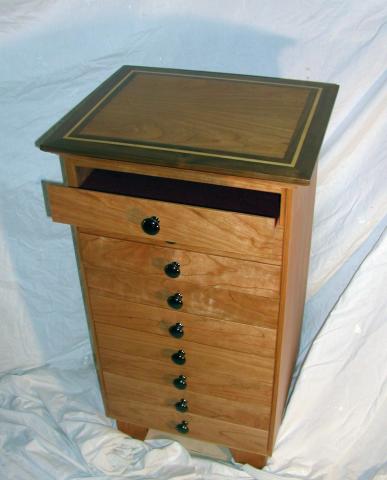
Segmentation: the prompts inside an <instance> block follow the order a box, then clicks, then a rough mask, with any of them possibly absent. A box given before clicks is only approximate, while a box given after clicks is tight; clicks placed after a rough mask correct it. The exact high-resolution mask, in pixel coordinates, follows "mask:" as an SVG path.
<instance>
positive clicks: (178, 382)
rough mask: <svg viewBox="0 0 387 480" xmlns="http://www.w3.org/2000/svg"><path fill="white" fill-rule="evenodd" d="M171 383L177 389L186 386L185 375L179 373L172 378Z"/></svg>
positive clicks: (182, 388)
mask: <svg viewBox="0 0 387 480" xmlns="http://www.w3.org/2000/svg"><path fill="white" fill-rule="evenodd" d="M173 385H174V386H175V387H176V388H178V389H179V390H184V389H185V388H187V377H186V376H185V375H179V376H178V377H176V378H175V379H174V380H173Z"/></svg>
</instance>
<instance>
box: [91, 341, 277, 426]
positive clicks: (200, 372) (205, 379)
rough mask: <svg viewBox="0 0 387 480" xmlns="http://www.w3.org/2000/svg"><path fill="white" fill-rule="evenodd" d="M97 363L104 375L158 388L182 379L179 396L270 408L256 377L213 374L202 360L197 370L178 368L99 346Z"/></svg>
mask: <svg viewBox="0 0 387 480" xmlns="http://www.w3.org/2000/svg"><path fill="white" fill-rule="evenodd" d="M99 359H100V366H101V369H102V373H103V374H104V373H105V372H109V373H114V374H116V375H120V376H124V377H128V378H130V379H133V380H140V381H143V382H150V383H154V384H157V385H161V386H171V385H172V386H173V385H174V383H173V382H174V380H175V379H176V378H177V377H179V375H185V377H186V389H184V390H179V389H177V388H176V392H177V393H178V394H179V395H180V393H181V392H184V393H185V392H195V393H200V394H204V395H209V396H211V397H220V398H223V399H227V400H232V401H237V402H242V403H250V404H253V405H257V404H258V405H264V406H267V407H270V405H271V398H272V385H270V384H268V383H263V382H261V381H260V378H259V377H257V376H256V375H253V376H249V375H245V374H243V375H242V374H241V372H242V373H243V370H239V371H235V370H234V371H233V372H227V373H225V372H223V371H221V372H217V373H216V374H214V373H213V372H212V368H211V365H210V364H208V363H207V364H206V363H204V360H203V363H202V364H201V366H200V368H197V367H193V366H192V362H187V364H186V365H183V366H179V365H175V364H173V363H172V362H171V361H165V360H164V361H156V360H154V359H153V358H152V357H150V358H145V357H140V356H138V355H136V353H135V352H132V354H125V353H122V352H118V351H114V350H107V349H105V348H102V346H100V348H99ZM173 388H175V387H173ZM134 423H135V422H134Z"/></svg>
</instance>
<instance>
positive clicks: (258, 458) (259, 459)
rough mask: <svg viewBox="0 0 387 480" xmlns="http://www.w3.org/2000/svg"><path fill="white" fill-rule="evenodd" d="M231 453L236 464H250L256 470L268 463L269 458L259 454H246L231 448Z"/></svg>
mask: <svg viewBox="0 0 387 480" xmlns="http://www.w3.org/2000/svg"><path fill="white" fill-rule="evenodd" d="M230 452H231V455H232V456H233V458H234V460H235V461H236V462H238V463H248V464H249V465H251V466H252V467H255V468H262V467H264V466H265V465H266V462H267V457H266V456H264V455H259V454H258V453H253V452H245V451H244V450H237V449H235V448H230Z"/></svg>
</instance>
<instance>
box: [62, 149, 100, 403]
mask: <svg viewBox="0 0 387 480" xmlns="http://www.w3.org/2000/svg"><path fill="white" fill-rule="evenodd" d="M61 167H62V174H63V180H64V183H65V185H68V186H72V187H77V186H78V177H77V174H76V171H75V165H74V164H73V163H72V162H71V161H69V160H64V159H63V158H61ZM71 231H72V236H73V243H74V249H75V256H76V260H77V266H78V273H79V280H80V284H81V289H82V296H83V302H84V305H85V311H86V318H87V322H88V328H89V333H90V342H91V347H92V350H93V357H94V363H95V366H96V370H97V374H98V381H99V384H100V387H101V388H100V391H101V395H102V399H103V402H104V406H105V410H106V397H105V391H106V389H105V384H104V378H103V375H102V369H101V366H100V365H101V362H100V358H99V353H98V351H99V349H98V344H97V336H96V333H95V328H94V321H93V313H92V308H91V302H90V299H89V291H88V287H87V281H86V273H85V271H84V268H83V261H82V257H81V251H80V248H79V246H80V239H79V232H78V228H77V227H74V226H72V227H71Z"/></svg>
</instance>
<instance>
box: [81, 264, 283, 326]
mask: <svg viewBox="0 0 387 480" xmlns="http://www.w3.org/2000/svg"><path fill="white" fill-rule="evenodd" d="M85 272H86V279H87V285H88V288H89V290H90V291H91V293H97V294H99V295H103V296H106V297H112V298H117V299H122V300H127V301H130V302H135V303H140V304H145V305H152V306H155V307H161V308H165V309H168V311H174V308H172V307H170V306H169V304H168V299H169V298H170V297H171V296H173V295H175V294H176V293H180V294H181V295H182V300H183V304H182V307H181V309H180V310H179V312H185V313H189V314H193V315H203V316H206V317H211V318H219V319H221V320H228V321H231V322H237V323H244V324H250V325H256V326H260V327H268V328H275V327H276V325H277V319H278V311H279V299H274V298H267V297H258V296H256V295H251V294H248V293H241V292H239V291H237V292H234V291H233V290H232V289H227V288H221V289H220V288H215V287H208V288H203V287H201V286H200V285H197V284H195V283H189V282H186V281H184V280H180V279H172V278H167V277H165V278H163V279H157V278H153V277H152V276H151V275H140V274H138V275H136V274H133V273H130V272H123V271H120V270H113V269H99V268H86V269H85ZM176 280H178V281H176Z"/></svg>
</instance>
